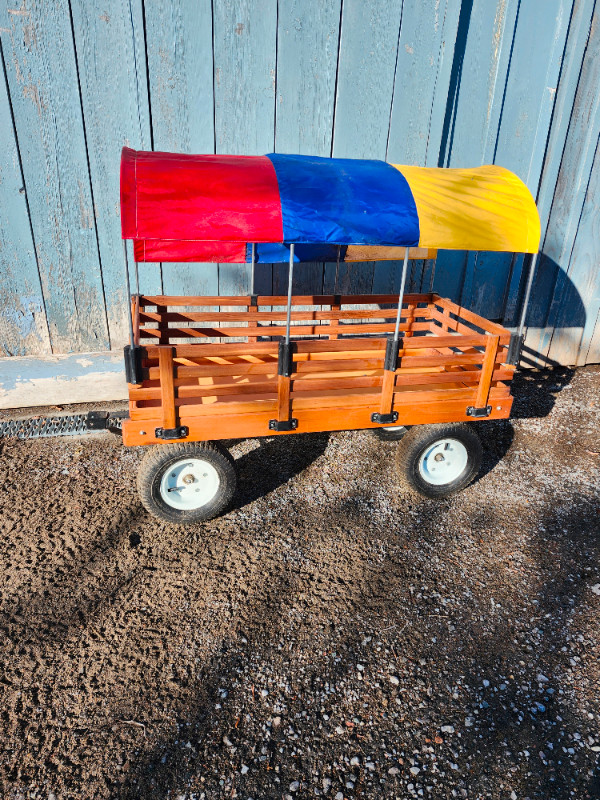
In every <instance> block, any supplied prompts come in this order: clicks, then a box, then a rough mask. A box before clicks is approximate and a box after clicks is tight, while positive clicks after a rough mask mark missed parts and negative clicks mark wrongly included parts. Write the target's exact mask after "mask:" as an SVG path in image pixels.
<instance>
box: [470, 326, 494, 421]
mask: <svg viewBox="0 0 600 800" xmlns="http://www.w3.org/2000/svg"><path fill="white" fill-rule="evenodd" d="M499 338H500V337H498V336H490V337H489V340H488V343H487V347H486V348H485V355H484V358H483V362H482V364H481V378H480V380H479V385H478V387H477V398H476V400H475V404H476V405H475V407H476V408H485V406H487V401H488V395H489V393H490V386H491V380H492V373H493V371H494V364H495V363H496V354H497V353H498V340H499Z"/></svg>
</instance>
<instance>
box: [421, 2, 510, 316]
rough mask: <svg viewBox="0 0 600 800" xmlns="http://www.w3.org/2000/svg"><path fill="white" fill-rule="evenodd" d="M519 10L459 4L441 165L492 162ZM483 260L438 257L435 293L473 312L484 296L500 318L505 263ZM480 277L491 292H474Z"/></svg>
mask: <svg viewBox="0 0 600 800" xmlns="http://www.w3.org/2000/svg"><path fill="white" fill-rule="evenodd" d="M518 8H519V2H518V0H501V2H498V3H497V4H495V5H494V4H492V3H489V2H486V1H485V0H474V2H473V1H472V0H467V1H466V2H463V4H462V7H461V15H460V20H459V25H458V33H457V41H456V49H455V52H454V64H453V70H452V75H451V80H450V94H449V106H448V111H447V116H446V119H445V122H444V129H443V132H442V141H441V148H440V156H439V163H440V164H441V165H444V166H452V167H470V166H478V165H479V164H485V163H492V161H493V159H494V143H495V137H496V134H497V129H498V123H499V120H500V116H501V109H502V101H503V96H504V87H505V84H506V77H507V72H508V68H509V62H510V58H509V56H510V52H511V42H512V39H513V35H514V29H515V24H516V18H517V11H518ZM467 64H468V69H465V65H467ZM507 166H508V165H507ZM485 261H486V258H485V256H483V255H482V254H473V253H470V254H468V253H462V254H461V253H442V254H441V257H440V258H439V260H438V268H437V271H436V289H437V290H438V291H439V292H440V293H441V294H443V295H449V296H451V297H453V298H454V299H456V300H459V301H460V302H461V303H462V304H464V305H465V306H468V307H469V308H473V309H474V310H475V309H476V308H478V306H477V301H478V300H480V299H481V298H486V304H485V308H484V309H482V308H481V307H479V311H482V310H483V311H484V313H485V314H487V315H488V316H490V317H496V318H497V317H500V316H501V314H502V300H503V292H502V291H501V290H499V289H500V284H501V283H502V281H503V280H504V281H506V279H507V276H508V269H509V265H510V259H507V258H506V257H501V256H500V257H499V256H497V255H495V256H492V259H491V263H490V265H489V267H490V268H489V269H487V268H486V266H485ZM480 262H481V263H482V267H481V268H480V270H479V271H478V269H477V267H478V263H480ZM478 273H479V274H478ZM459 275H460V278H459ZM481 276H485V278H487V279H490V278H491V280H492V281H493V282H494V284H495V287H496V290H495V291H493V292H492V293H490V292H489V288H487V290H486V289H484V288H483V287H482V289H481V291H479V286H478V279H480V278H481ZM459 289H460V292H461V293H460V296H457V295H456V294H455V292H456V291H458V290H459ZM449 290H450V291H449ZM490 300H491V301H492V303H490ZM480 305H481V304H480Z"/></svg>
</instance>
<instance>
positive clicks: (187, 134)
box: [145, 0, 219, 295]
mask: <svg viewBox="0 0 600 800" xmlns="http://www.w3.org/2000/svg"><path fill="white" fill-rule="evenodd" d="M145 12H146V35H147V39H148V41H147V51H148V76H149V86H150V107H151V111H152V134H153V143H154V149H155V150H166V151H168V152H181V153H214V151H215V124H214V92H213V73H214V69H213V20H212V4H211V2H210V0H200V2H197V0H170V2H168V3H146V4H145ZM162 275H163V287H164V291H165V293H166V294H172V295H185V294H188V295H202V294H206V295H215V294H217V293H218V291H219V269H218V266H217V265H216V264H200V263H198V264H180V263H168V264H163V265H162Z"/></svg>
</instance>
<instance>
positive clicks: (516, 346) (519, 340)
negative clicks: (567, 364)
mask: <svg viewBox="0 0 600 800" xmlns="http://www.w3.org/2000/svg"><path fill="white" fill-rule="evenodd" d="M537 260H538V253H534V254H533V257H532V259H531V263H530V265H529V273H528V275H527V286H526V288H525V297H524V298H523V306H522V308H521V318H520V319H519V327H518V328H517V332H516V333H513V335H512V336H511V337H510V345H509V347H508V356H507V358H506V363H507V364H514V365H515V366H519V362H520V361H521V352H522V350H523V341H524V332H525V321H526V320H527V311H528V309H529V300H530V299H531V287H532V286H533V278H534V276H535V268H536V265H537Z"/></svg>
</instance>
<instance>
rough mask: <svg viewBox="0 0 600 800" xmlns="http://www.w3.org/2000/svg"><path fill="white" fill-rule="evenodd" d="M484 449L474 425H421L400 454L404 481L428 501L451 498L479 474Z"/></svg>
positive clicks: (405, 441)
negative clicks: (431, 498) (428, 499)
mask: <svg viewBox="0 0 600 800" xmlns="http://www.w3.org/2000/svg"><path fill="white" fill-rule="evenodd" d="M481 456H482V448H481V442H480V441H479V436H477V434H476V433H475V431H474V430H473V428H472V427H471V426H470V425H466V424H464V423H456V424H448V425H443V424H441V425H418V426H416V427H414V428H411V429H410V431H409V432H408V433H407V434H406V436H404V437H403V438H402V441H401V442H400V443H399V445H398V450H397V451H396V460H397V465H398V472H399V477H400V480H401V481H403V482H404V483H406V484H407V485H408V486H409V487H410V488H412V489H415V490H416V491H417V492H419V494H422V495H424V496H425V497H433V498H437V497H448V496H449V495H451V494H455V493H456V492H459V491H460V490H461V489H464V488H465V486H468V485H469V483H471V481H472V480H473V479H474V478H475V476H476V475H477V473H478V472H479V467H480V465H481Z"/></svg>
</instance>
